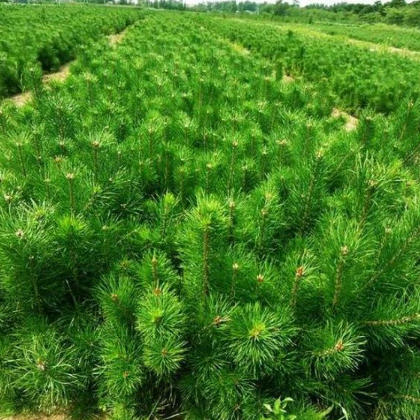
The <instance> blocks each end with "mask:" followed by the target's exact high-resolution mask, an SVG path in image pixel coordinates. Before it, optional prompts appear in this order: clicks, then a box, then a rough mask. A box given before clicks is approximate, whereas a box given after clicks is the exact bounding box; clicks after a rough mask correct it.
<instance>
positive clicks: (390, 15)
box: [190, 0, 420, 27]
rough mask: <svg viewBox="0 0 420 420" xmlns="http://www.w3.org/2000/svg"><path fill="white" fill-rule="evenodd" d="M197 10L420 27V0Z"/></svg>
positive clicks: (208, 5)
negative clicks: (411, 0)
mask: <svg viewBox="0 0 420 420" xmlns="http://www.w3.org/2000/svg"><path fill="white" fill-rule="evenodd" d="M190 8H191V9H194V10H199V11H209V12H222V13H249V14H260V15H271V16H272V17H281V18H284V19H286V20H292V21H302V22H306V23H312V22H313V21H343V22H345V21H349V20H350V21H357V20H359V21H361V22H369V23H379V22H383V23H389V24H395V25H407V26H417V27H420V0H417V1H414V2H412V3H407V2H406V1H405V0H391V1H390V2H388V3H382V2H381V1H376V2H375V3H374V4H372V5H369V4H350V3H345V2H344V3H337V4H334V5H332V6H327V5H323V4H313V5H309V6H306V7H299V4H298V2H297V1H294V2H293V3H287V2H284V1H283V0H278V1H277V2H276V3H267V2H264V3H256V2H254V1H244V2H236V1H221V2H203V3H200V4H198V5H196V6H192V7H190Z"/></svg>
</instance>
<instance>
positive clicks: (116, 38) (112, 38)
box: [107, 26, 129, 47]
mask: <svg viewBox="0 0 420 420" xmlns="http://www.w3.org/2000/svg"><path fill="white" fill-rule="evenodd" d="M128 28H129V26H127V28H125V29H124V30H123V31H122V32H120V33H118V34H111V35H108V37H107V38H108V41H109V45H111V47H115V46H117V45H118V44H119V43H120V42H121V41H122V40H123V39H124V38H125V36H126V35H127V30H128Z"/></svg>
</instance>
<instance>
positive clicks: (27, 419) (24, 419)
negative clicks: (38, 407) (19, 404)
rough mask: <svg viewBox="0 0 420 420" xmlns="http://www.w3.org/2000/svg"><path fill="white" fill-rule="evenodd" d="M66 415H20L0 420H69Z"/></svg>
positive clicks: (0, 418) (0, 419)
mask: <svg viewBox="0 0 420 420" xmlns="http://www.w3.org/2000/svg"><path fill="white" fill-rule="evenodd" d="M67 419H68V418H67V417H66V416H65V415H64V414H52V415H50V416H43V415H20V416H10V417H0V420H67Z"/></svg>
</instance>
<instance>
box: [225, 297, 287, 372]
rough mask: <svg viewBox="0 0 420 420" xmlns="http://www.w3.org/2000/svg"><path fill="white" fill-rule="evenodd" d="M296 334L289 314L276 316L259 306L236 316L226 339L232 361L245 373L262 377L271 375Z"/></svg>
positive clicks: (246, 309) (280, 313)
mask: <svg viewBox="0 0 420 420" xmlns="http://www.w3.org/2000/svg"><path fill="white" fill-rule="evenodd" d="M293 333H294V328H293V327H292V324H291V317H290V315H289V313H288V311H286V310H284V311H281V312H280V311H276V312H275V311H272V310H270V309H268V308H263V307H261V305H260V304H259V303H255V304H248V305H245V306H244V307H243V308H237V309H236V310H235V311H234V312H233V313H232V321H231V322H230V323H229V327H228V331H227V338H226V343H227V346H228V349H229V357H230V358H231V360H232V361H233V362H234V363H235V364H236V365H237V366H238V367H239V368H240V369H241V371H242V372H248V373H249V374H251V375H253V376H256V377H260V376H261V375H262V374H264V373H267V372H270V370H271V369H272V368H273V362H274V360H275V357H276V355H277V353H278V352H279V351H280V349H282V348H284V347H286V346H288V345H290V344H291V342H292V341H291V338H292V337H293Z"/></svg>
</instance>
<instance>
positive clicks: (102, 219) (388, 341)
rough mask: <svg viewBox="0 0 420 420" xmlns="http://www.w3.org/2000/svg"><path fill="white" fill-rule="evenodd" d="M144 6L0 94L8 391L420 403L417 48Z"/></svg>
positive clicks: (388, 417)
mask: <svg viewBox="0 0 420 420" xmlns="http://www.w3.org/2000/svg"><path fill="white" fill-rule="evenodd" d="M11 10H12V9H11ZM28 10H31V9H28ZM39 10H44V9H42V8H41V9H39ZM63 10H67V9H66V8H64V9H63ZM68 10H72V9H71V8H69V9H68ZM102 10H104V9H101V8H95V9H89V11H90V12H91V13H99V11H102ZM107 10H108V9H107ZM118 10H119V9H118ZM34 13H35V12H34ZM37 13H38V12H37ZM113 13H120V12H119V11H117V10H115V11H114V10H113ZM121 13H123V12H121ZM124 13H128V12H125V11H124ZM130 13H131V14H130V19H133V20H136V22H135V23H134V24H133V25H132V26H130V27H129V28H128V30H127V31H126V32H125V37H124V39H123V40H122V41H121V42H120V43H118V44H115V45H110V44H109V42H108V40H106V39H99V40H97V41H96V42H95V43H91V44H90V45H89V46H84V47H83V48H79V49H78V55H77V60H76V61H75V62H74V64H73V65H72V67H71V75H70V77H69V78H68V79H67V80H65V81H63V82H57V83H50V84H48V85H46V84H42V83H36V84H35V85H34V86H33V97H32V100H31V101H30V102H28V103H27V104H25V105H23V106H21V107H18V106H16V105H14V104H13V103H12V102H10V101H7V100H6V101H4V102H3V103H2V104H1V112H0V139H1V142H2V153H1V155H0V181H1V182H0V188H1V197H0V410H1V411H0V412H2V411H3V412H19V411H20V410H22V409H26V410H31V411H42V412H47V413H50V412H54V411H59V410H63V409H66V410H69V411H70V412H72V413H73V414H74V415H79V416H81V417H82V418H86V416H87V413H88V411H89V409H90V410H92V412H95V411H97V410H103V411H106V412H107V413H108V415H109V416H110V418H113V419H124V420H128V419H169V418H179V419H191V420H193V419H194V420H198V419H202V420H204V419H211V420H234V419H236V420H241V419H244V420H248V419H249V420H254V419H255V420H261V419H270V420H293V419H295V418H296V419H299V420H317V419H329V420H338V419H357V420H359V419H360V420H361V419H370V420H418V418H419V417H420V351H419V331H420V330H419V327H420V299H419V297H420V296H419V295H420V284H418V283H419V278H420V267H419V264H418V258H419V252H418V250H419V245H420V203H419V198H420V196H419V194H420V186H419V175H420V173H419V157H420V140H419V125H420V103H419V102H418V100H417V95H418V86H419V83H418V82H419V77H420V76H419V75H420V68H419V67H420V64H419V63H418V62H417V61H416V60H414V59H412V58H409V57H405V56H401V55H398V54H390V53H387V52H378V53H374V54H373V53H372V52H371V51H369V50H368V49H365V48H363V47H361V46H355V45H349V44H347V43H345V42H342V43H339V44H337V43H334V42H332V41H331V40H329V39H324V38H323V37H320V38H317V39H314V38H310V37H308V38H305V37H304V36H302V35H301V34H299V33H298V32H296V33H294V32H292V33H290V32H288V30H282V29H281V28H277V27H274V26H273V25H272V24H270V23H264V22H252V21H246V22H243V21H238V20H237V19H236V18H235V17H234V16H233V17H228V18H225V19H221V18H219V17H210V16H203V15H198V14H192V13H191V14H189V13H177V12H153V11H143V12H138V11H135V12H134V11H131V12H130ZM121 19H122V21H125V23H126V24H127V20H126V19H128V18H127V16H126V14H122V15H121ZM111 21H112V20H111ZM123 26H124V25H123ZM120 29H121V28H120ZM45 30H46V31H47V32H48V31H50V29H45ZM16 51H17V50H16ZM17 52H18V51H17ZM18 53H19V52H18ZM345 111H346V112H347V113H346V112H345ZM348 113H352V114H353V115H354V116H353V125H351V126H350V125H349V124H348V120H349V118H350V115H349V114H348ZM356 117H357V119H356ZM290 399H291V400H290ZM295 416H296V417H295Z"/></svg>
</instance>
